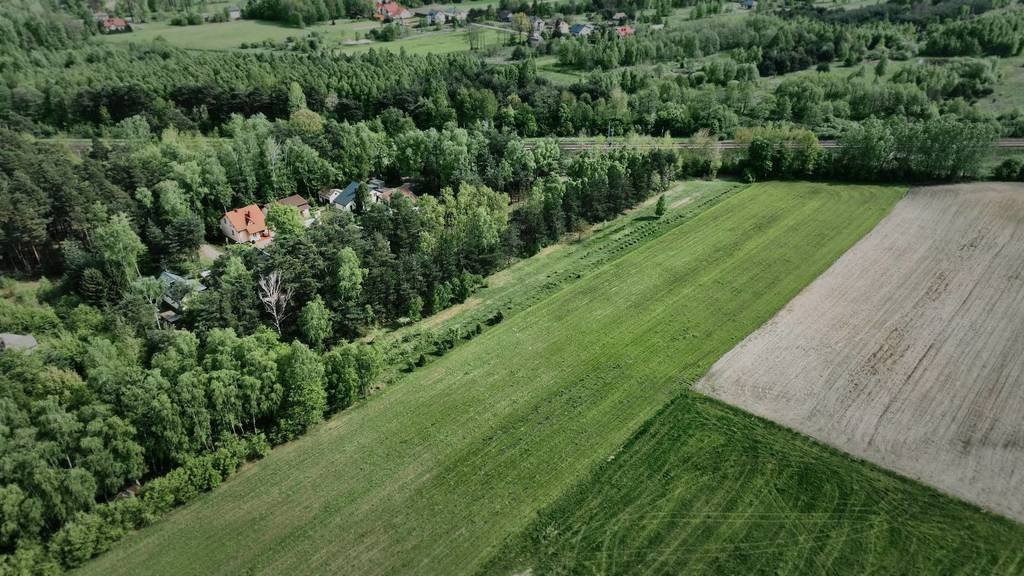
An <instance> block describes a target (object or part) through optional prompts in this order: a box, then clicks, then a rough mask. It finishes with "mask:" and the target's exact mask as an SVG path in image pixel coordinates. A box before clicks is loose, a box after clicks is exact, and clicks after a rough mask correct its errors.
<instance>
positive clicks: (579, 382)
mask: <svg viewBox="0 0 1024 576" xmlns="http://www.w3.org/2000/svg"><path fill="white" fill-rule="evenodd" d="M900 194H901V190H899V189H896V188H885V187H855V186H830V185H819V184H800V183H786V184H759V185H755V186H752V187H751V188H749V189H746V190H744V191H742V192H740V193H738V194H735V195H732V196H730V197H729V198H728V199H726V200H725V201H723V202H721V203H719V204H717V205H715V206H714V207H713V208H711V209H709V210H707V211H705V212H703V213H702V214H700V215H699V216H697V217H696V218H693V219H690V220H684V221H683V222H682V223H681V224H680V225H679V226H677V227H676V228H674V229H673V230H671V231H669V232H667V233H665V234H663V235H661V236H659V237H657V239H655V240H653V241H651V242H648V243H646V244H644V245H642V246H639V247H637V248H635V249H633V251H632V252H630V253H629V254H627V255H625V256H623V257H622V258H619V259H618V260H616V261H614V262H612V263H610V264H608V265H605V266H602V267H599V268H597V269H595V270H594V271H592V272H591V273H590V274H589V275H588V276H585V277H584V278H581V279H580V280H579V281H578V282H575V283H572V284H569V285H568V286H567V287H566V288H564V289H563V290H561V291H558V292H556V293H555V294H553V295H552V296H551V297H549V298H547V299H545V300H544V301H542V302H540V303H538V304H536V305H534V306H533V307H532V308H530V309H529V310H527V311H525V312H523V313H521V314H518V315H516V316H514V317H512V318H510V319H508V320H506V321H505V322H503V323H502V324H500V325H498V326H496V327H495V328H493V329H491V330H488V331H486V332H485V333H484V334H483V335H482V336H480V337H478V338H477V339H475V340H473V341H471V342H469V343H467V344H465V345H463V346H460V347H457V348H455V350H453V351H452V352H450V353H448V354H447V355H446V356H444V357H443V358H441V359H439V360H437V361H435V362H433V363H431V364H429V365H428V366H427V367H426V368H424V369H422V370H417V371H416V372H414V373H412V374H410V375H409V376H408V377H407V378H405V379H404V380H402V381H400V382H398V383H397V384H396V385H395V386H393V387H390V388H388V389H386V390H385V391H384V392H383V393H381V394H380V395H379V396H376V397H374V398H373V399H371V400H370V401H369V402H366V403H365V404H363V405H361V406H357V407H356V408H355V409H353V410H350V411H346V412H344V413H342V414H341V415H340V416H338V417H337V418H335V419H333V420H332V421H331V422H329V423H328V424H326V425H324V426H322V427H320V428H319V429H317V430H315V431H313V432H312V433H310V434H308V435H307V436H305V437H303V438H302V439H300V440H298V441H296V442H293V443H291V444H288V445H285V446H282V447H280V448H279V449H276V450H274V451H273V452H272V453H271V455H270V456H268V457H267V458H266V459H265V460H264V461H262V462H260V463H258V464H257V465H255V466H253V467H252V468H250V469H248V470H245V471H243V472H241V473H240V474H238V476H236V477H235V479H233V480H232V481H230V482H228V483H226V484H225V485H223V486H221V487H220V488H218V489H217V490H215V491H214V492H212V493H210V494H207V495H205V496H203V497H200V498H199V499H198V500H196V501H195V502H194V503H193V504H191V505H189V506H187V507H185V508H184V509H182V510H180V511H178V512H176V513H174V514H172V515H170V517H168V518H167V519H165V520H164V521H161V522H159V523H158V524H156V525H155V526H153V527H150V528H147V529H145V530H143V531H141V532H140V533H137V534H134V535H131V536H129V537H128V538H127V539H126V540H125V541H123V542H121V543H120V544H119V545H118V546H116V547H115V548H114V550H112V551H111V552H110V553H108V554H106V555H105V556H103V557H101V558H99V559H98V560H96V561H94V562H92V563H90V564H89V565H87V566H86V567H85V568H84V569H83V570H82V573H84V574H104V575H111V574H143V573H145V574H176V575H181V574H288V573H292V574H318V573H319V574H338V573H346V574H411V573H421V574H463V573H472V572H474V571H476V570H477V569H479V568H480V567H481V566H482V565H483V564H484V563H485V562H486V561H487V560H488V559H489V558H490V557H491V555H492V554H493V553H494V552H495V551H496V550H497V549H498V547H499V546H500V545H501V544H502V543H503V542H504V541H505V540H506V539H507V538H508V537H509V535H511V534H514V533H516V532H517V531H519V530H521V529H523V528H525V527H526V526H527V525H528V524H529V522H530V520H532V519H533V518H534V517H535V514H536V512H537V511H538V510H540V509H541V508H543V507H544V506H546V505H548V504H550V503H552V502H554V501H555V499H556V498H557V497H558V496H559V495H561V494H563V493H564V492H565V490H566V489H568V488H569V487H571V486H573V485H574V484H575V483H576V482H578V481H579V480H580V479H581V478H584V477H585V476H586V475H587V474H588V473H589V472H590V471H591V470H592V469H593V466H594V465H595V464H597V463H598V462H600V461H601V460H603V459H605V458H607V457H608V456H609V455H610V454H613V453H614V452H615V451H616V450H617V449H618V448H619V447H620V446H621V445H622V443H623V442H625V441H626V440H627V439H628V438H629V437H630V435H631V434H632V433H633V432H634V431H635V430H636V429H637V428H638V427H640V426H641V425H642V423H643V422H645V421H647V420H648V419H649V418H650V417H651V416H653V415H654V414H655V413H656V412H657V411H658V410H659V409H660V408H661V407H662V406H664V404H665V403H667V402H668V401H669V400H670V399H671V398H673V397H676V396H677V395H678V394H679V393H680V392H682V391H684V390H685V389H686V388H687V387H688V386H689V385H690V384H691V383H692V382H693V381H694V380H695V379H696V378H697V377H699V376H700V375H701V374H703V373H704V372H705V371H706V370H707V368H708V367H709V366H710V365H711V363H712V362H714V361H715V360H716V359H717V358H718V357H719V356H721V355H722V354H723V353H724V352H726V351H727V350H728V349H729V348H731V347H732V346H733V345H735V343H736V342H738V341H739V340H740V339H742V338H743V337H744V336H746V335H747V334H748V333H750V332H751V331H752V330H753V329H755V328H756V327H757V326H759V325H760V324H761V323H762V322H764V321H765V320H767V319H768V318H770V317H771V316H772V314H774V313H775V312H776V311H777V310H778V309H779V308H780V307H781V306H783V305H784V304H785V303H786V302H788V301H789V299H790V298H792V297H793V296H794V295H795V294H796V293H797V292H798V291H799V290H801V289H802V288H803V287H804V286H805V285H806V284H808V283H809V282H810V281H811V280H812V279H813V278H814V277H816V276H817V275H818V274H820V273H821V272H822V271H823V270H825V269H826V268H827V267H828V266H829V265H830V264H831V263H832V262H833V261H834V260H835V259H836V258H837V257H838V256H839V255H840V254H842V253H843V252H844V251H845V250H846V249H847V248H848V247H849V246H850V245H851V244H853V243H854V242H855V241H856V240H857V239H858V238H860V237H861V236H862V235H863V234H864V233H865V232H867V231H868V230H869V229H870V228H871V227H872V226H874V224H875V223H876V222H877V221H878V220H879V219H880V218H881V217H882V216H883V215H884V214H885V213H886V212H887V211H888V210H889V208H890V207H891V205H892V204H893V203H894V202H895V200H896V199H897V198H898V197H899V196H900Z"/></svg>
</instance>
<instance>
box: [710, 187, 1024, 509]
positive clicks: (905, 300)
mask: <svg viewBox="0 0 1024 576" xmlns="http://www.w3.org/2000/svg"><path fill="white" fill-rule="evenodd" d="M1022 327H1024V186H1022V185H1020V184H970V185H960V186H936V187H928V188H918V189H914V190H912V191H911V192H910V194H909V195H908V196H907V198H905V199H904V200H903V201H901V202H900V203H899V204H898V205H897V206H896V208H895V210H894V211H893V213H892V214H891V215H890V216H889V217H888V218H886V219H885V220H884V221H883V222H882V223H881V224H880V225H879V226H878V227H877V228H876V229H875V230H874V231H873V232H872V233H871V234H870V235H868V236H867V237H866V238H864V239H863V240H862V241H861V242H860V243H858V244H857V245H856V246H855V247H854V248H853V249H851V250H850V251H849V252H847V253H846V254H845V255H844V256H843V257H842V258H841V259H840V260H839V261H838V262H837V263H836V265H835V266H833V267H832V268H831V269H830V270H829V271H828V272H827V273H825V274H824V275H823V276H822V277H821V278H819V279H818V280H817V281H815V282H814V283H813V284H812V285H811V286H810V287H808V288H807V289H806V290H805V291H804V292H803V293H802V294H801V295H800V296H798V297H797V298H796V299H794V300H793V301H792V302H791V303H790V304H789V305H787V306H786V308H785V309H784V310H783V311H782V312H780V313H779V315H778V316H776V317H775V318H774V319H772V321H771V322H769V323H768V324H766V325H765V326H764V327H762V328H761V329H760V330H758V331H757V332H756V333H754V334H753V335H751V336H750V337H748V338H747V339H746V340H745V341H744V342H743V343H742V344H740V345H739V346H737V347H736V348H735V349H733V350H732V351H730V352H729V353H728V354H727V355H725V356H724V357H723V358H722V359H721V360H720V361H719V362H718V363H717V364H715V366H714V367H713V368H712V369H711V370H710V372H709V373H708V375H707V377H706V378H705V379H704V380H703V381H702V382H701V383H700V384H699V385H698V386H697V389H698V390H700V391H703V392H706V393H708V394H711V395H712V396H714V397H716V398H719V399H721V400H724V401H726V402H728V403H730V404H733V405H735V406H738V407H740V408H743V409H745V410H748V411H750V412H752V413H754V414H757V415H759V416H762V417H765V418H768V419H771V420H773V421H775V422H778V423H780V424H783V425H785V426H787V427H790V428H793V429H795V430H798V431H800V432H803V433H805V434H809V435H810V436H813V437H815V438H817V439H819V440H821V441H823V442H825V443H827V444H830V445H832V446H835V447H837V448H839V449H841V450H844V451H846V452H849V453H850V454H853V455H854V456H857V457H860V458H864V459H867V460H870V461H872V462H875V463H877V464H879V465H881V466H883V467H885V468H889V469H891V470H895V471H897V472H899V473H901V474H905V475H907V476H910V477H912V478H916V479H918V480H921V481H922V482H924V483H927V484H930V485H932V486H935V487H937V488H939V489H940V490H943V491H945V492H947V493H950V494H954V495H956V496H959V497H961V498H964V499H966V500H968V501H971V502H974V503H976V504H978V505H980V506H983V507H986V508H989V509H991V510H994V511H997V512H999V513H1001V514H1004V515H1006V516H1009V517H1011V518H1014V519H1016V520H1017V521H1024V421H1022V414H1024V353H1022V352H1024V329H1022Z"/></svg>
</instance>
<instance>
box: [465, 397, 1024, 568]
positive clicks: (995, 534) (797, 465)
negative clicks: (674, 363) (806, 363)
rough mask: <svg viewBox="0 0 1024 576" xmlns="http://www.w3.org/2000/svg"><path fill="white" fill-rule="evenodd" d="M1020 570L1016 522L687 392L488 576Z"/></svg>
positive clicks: (1022, 560) (1021, 548) (1022, 551)
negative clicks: (529, 571) (519, 575)
mask: <svg viewBox="0 0 1024 576" xmlns="http://www.w3.org/2000/svg"><path fill="white" fill-rule="evenodd" d="M528 569H529V570H532V572H531V573H532V574H537V575H540V574H708V575H718V574H915V575H929V574H934V575H947V574H990V575H995V574H1007V575H1009V574H1020V573H1022V572H1024V526H1021V525H1019V524H1015V523H1014V522H1012V521H1010V520H1007V519H1005V518H1001V517H997V516H993V515H991V514H989V513H986V512H982V511H980V510H978V509H977V508H975V507H973V506H971V505H969V504H966V503H963V502H960V501H958V500H954V499H952V498H949V497H947V496H944V495H942V494H940V493H938V492H936V491H935V490H932V489H930V488H927V487H925V486H922V485H920V484H917V483H915V482H912V481H910V480H907V479H904V478H900V477H897V476H895V475H893V474H891V473H889V472H886V471H884V470H881V469H878V468H875V467H873V466H870V465H868V464H864V463H862V462H859V461H855V460H852V459H851V458H850V457H849V456H847V455H845V454H843V453H841V452H839V451H836V450H833V449H831V448H827V447H825V446H823V445H821V444H817V443H815V442H813V441H811V440H809V439H808V438H807V437H805V436H803V435H800V434H798V433H796V432H792V431H790V430H786V429H783V428H780V427H779V426H776V425H774V424H772V423H771V422H768V421H766V420H763V419H761V418H758V417H756V416H752V415H750V414H747V413H745V412H743V411H741V410H738V409H736V408H732V407H730V406H727V405H725V404H723V403H720V402H718V401H716V400H713V399H710V398H706V397H704V396H701V395H699V394H696V393H693V392H685V393H683V394H681V395H680V396H679V397H678V398H676V399H675V400H674V401H673V402H672V403H670V404H669V405H668V406H667V407H666V408H665V409H664V410H662V411H661V412H660V413H659V414H658V415H657V416H655V417H654V418H652V419H651V420H650V421H649V422H648V423H647V424H645V425H644V426H643V428H642V429H641V430H640V431H639V432H638V433H637V434H636V435H635V436H634V437H633V438H631V439H630V441H629V442H627V443H626V445H625V446H624V447H623V449H622V450H621V451H619V452H618V453H616V454H615V455H614V457H611V458H609V459H608V460H607V461H606V462H604V463H602V464H601V465H600V466H599V467H598V469H597V471H596V472H595V473H594V474H593V475H592V476H590V477H589V478H588V479H587V480H585V481H583V482H581V483H580V484H579V485H578V486H576V487H574V488H573V489H571V490H569V491H567V493H566V495H565V496H563V497H562V498H561V499H559V501H558V502H557V503H556V504H554V505H552V506H550V507H549V508H547V509H546V510H544V511H543V512H541V513H540V515H539V517H538V519H537V520H535V521H534V522H533V523H532V524H531V526H530V528H529V529H527V530H525V531H523V532H522V533H520V535H518V536H517V537H515V538H514V539H512V540H511V541H510V542H509V543H508V544H507V546H506V547H505V549H504V550H502V552H501V553H499V554H498V555H497V556H495V559H494V560H493V562H492V563H491V564H490V565H489V566H487V567H486V568H485V569H484V570H482V571H481V573H483V574H496V575H510V574H523V573H526V572H525V571H526V570H528Z"/></svg>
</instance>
